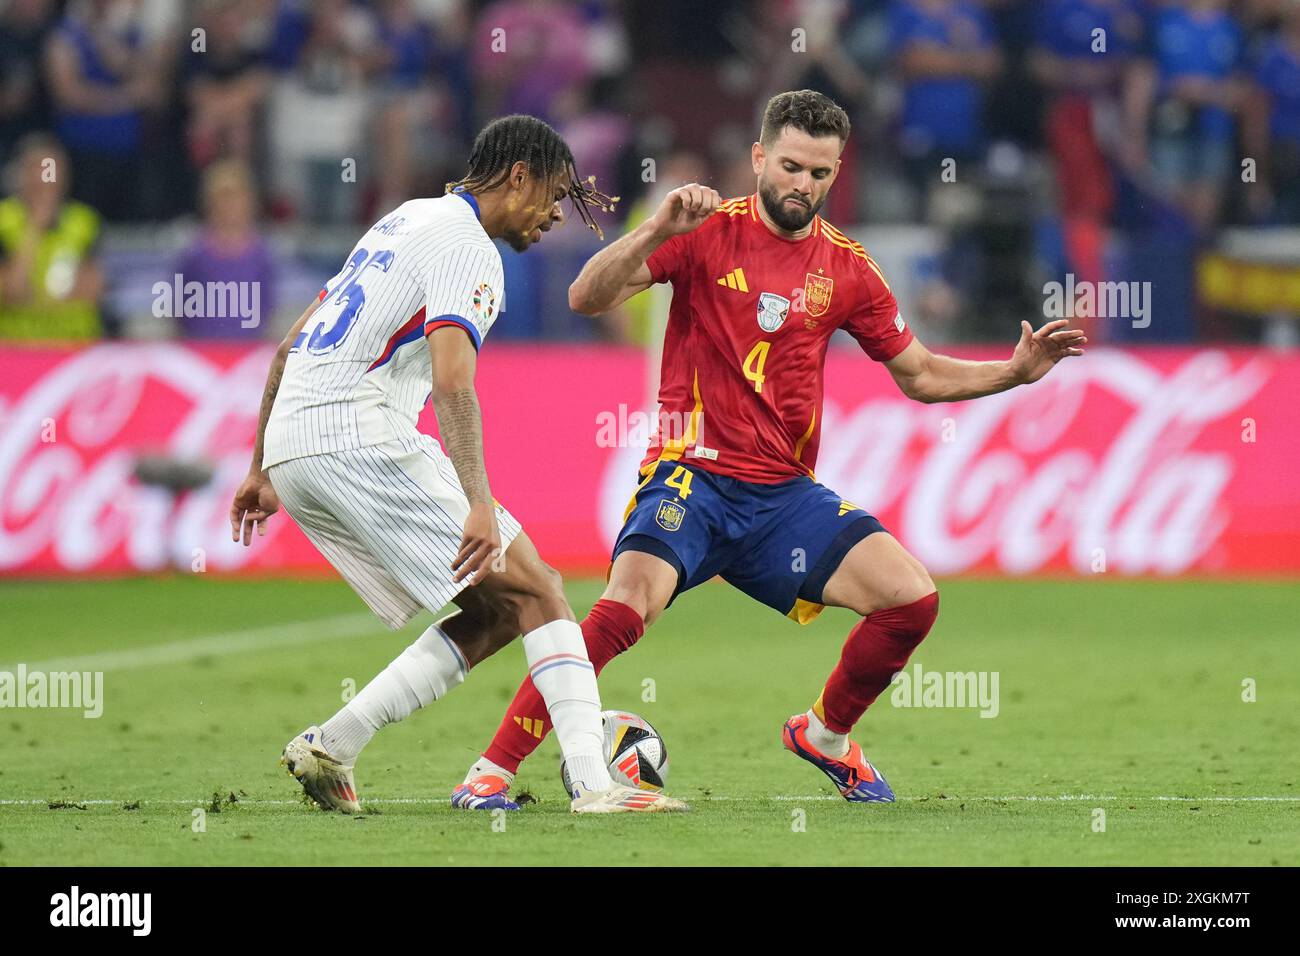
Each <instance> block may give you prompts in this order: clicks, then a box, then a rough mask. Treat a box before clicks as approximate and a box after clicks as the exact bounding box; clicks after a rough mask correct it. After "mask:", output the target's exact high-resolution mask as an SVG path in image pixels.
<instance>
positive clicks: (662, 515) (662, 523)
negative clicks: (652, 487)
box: [655, 498, 686, 531]
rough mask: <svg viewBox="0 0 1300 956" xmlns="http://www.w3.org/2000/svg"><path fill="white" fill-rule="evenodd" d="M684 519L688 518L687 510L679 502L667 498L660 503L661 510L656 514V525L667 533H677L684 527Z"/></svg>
mask: <svg viewBox="0 0 1300 956" xmlns="http://www.w3.org/2000/svg"><path fill="white" fill-rule="evenodd" d="M684 517H686V509H685V508H683V507H682V506H681V505H679V504H678V503H677V502H675V501H669V500H668V499H667V498H665V499H664V500H663V501H661V502H659V510H658V511H656V512H655V524H657V525H659V527H661V528H663V529H664V530H665V531H676V530H677V529H678V528H680V527H681V526H682V518H684Z"/></svg>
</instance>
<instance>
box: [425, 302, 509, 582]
mask: <svg viewBox="0 0 1300 956" xmlns="http://www.w3.org/2000/svg"><path fill="white" fill-rule="evenodd" d="M428 341H429V357H430V359H431V360H432V363H433V392H432V395H431V396H430V397H431V398H432V400H433V410H434V412H435V413H436V414H437V416H438V434H439V435H441V436H442V444H443V447H444V448H446V449H447V457H448V458H450V459H451V464H452V467H453V468H455V469H456V477H457V478H459V479H460V486H461V489H462V490H463V491H464V492H465V497H466V498H468V499H469V515H468V517H466V519H465V529H464V534H463V535H462V536H461V542H460V548H459V550H458V551H457V552H456V558H455V560H454V561H452V563H451V569H452V571H453V572H455V573H454V574H453V576H452V579H453V580H455V581H464V580H467V581H468V583H469V584H471V585H473V584H478V583H479V582H480V581H482V580H483V578H484V576H485V575H486V574H487V573H488V572H489V571H490V570H492V569H493V565H494V562H495V559H496V558H497V557H498V556H499V555H500V554H501V532H500V529H498V527H497V517H496V505H495V502H493V500H492V490H491V489H490V488H489V487H488V478H487V468H486V466H484V464H483V415H482V412H481V410H480V409H479V404H478V393H477V392H475V390H474V372H475V370H476V368H477V366H478V353H477V352H475V351H474V345H473V343H471V342H470V340H469V336H468V335H466V334H465V330H464V329H461V328H458V327H453V326H443V327H441V328H435V329H434V330H433V331H432V332H430V333H429V335H428Z"/></svg>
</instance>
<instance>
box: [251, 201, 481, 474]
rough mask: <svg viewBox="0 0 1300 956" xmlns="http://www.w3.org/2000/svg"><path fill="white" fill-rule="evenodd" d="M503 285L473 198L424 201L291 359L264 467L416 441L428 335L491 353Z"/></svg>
mask: <svg viewBox="0 0 1300 956" xmlns="http://www.w3.org/2000/svg"><path fill="white" fill-rule="evenodd" d="M504 282H505V280H504V274H503V271H502V266H501V254H500V253H499V252H498V251H497V248H496V246H494V245H493V244H492V240H491V239H489V238H488V235H487V233H486V232H484V231H483V227H482V225H481V224H480V223H479V220H478V205H477V203H475V202H474V200H473V197H471V196H470V195H469V194H468V193H452V194H449V195H446V196H440V197H438V198H436V199H413V200H411V201H410V202H405V203H403V204H402V205H400V206H398V207H397V208H396V209H395V210H393V211H392V212H391V213H389V214H388V215H387V216H385V217H384V218H383V219H381V220H379V222H377V223H375V224H374V225H373V226H371V227H370V230H369V231H368V232H366V234H365V235H364V236H362V237H361V239H360V241H359V242H357V244H356V246H355V247H353V249H352V254H351V255H350V256H349V257H348V261H347V264H346V265H344V267H343V268H342V269H341V270H340V271H339V272H338V274H337V275H335V276H334V278H332V279H331V280H330V281H329V282H328V283H326V285H325V288H324V289H322V290H321V293H320V305H319V307H318V308H317V309H316V311H315V312H314V313H313V314H312V316H311V318H310V319H308V320H307V325H306V326H305V327H304V328H303V331H302V332H301V334H299V335H298V337H297V339H296V340H295V341H294V343H293V347H292V348H291V349H290V350H289V359H288V361H287V362H286V363H285V367H284V376H283V378H282V379H281V381H280V387H279V391H278V392H277V394H276V398H275V405H274V406H273V407H272V409H271V416H270V419H269V420H268V421H267V425H266V435H265V437H264V442H263V445H264V448H263V456H262V467H264V468H269V467H270V466H271V465H275V464H278V463H280V462H283V461H288V460H290V459H293V458H300V457H303V456H305V455H319V454H325V453H328V452H336V451H344V450H348V449H355V448H367V447H369V446H371V445H377V444H380V443H382V442H387V441H392V440H403V439H409V438H412V437H413V436H415V435H417V434H418V432H417V431H416V428H415V422H416V419H417V417H418V416H419V414H420V410H421V409H422V408H423V407H424V403H425V402H426V401H428V399H429V392H430V390H431V388H432V385H433V378H432V376H433V370H432V363H431V361H430V358H429V348H428V345H427V344H426V342H425V340H424V338H425V335H427V334H428V333H429V332H430V331H432V330H433V329H435V328H437V327H439V326H442V325H458V326H460V327H461V328H463V329H464V330H465V331H466V333H467V334H468V335H469V337H470V338H471V339H472V340H473V342H474V347H475V348H478V347H479V346H481V345H482V343H483V338H484V336H486V335H487V333H488V329H490V328H491V327H492V323H493V322H494V321H495V320H496V317H497V315H498V314H500V312H501V310H502V309H503V308H504V306H505V302H504V299H505V290H504Z"/></svg>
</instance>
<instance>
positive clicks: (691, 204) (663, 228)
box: [654, 183, 722, 238]
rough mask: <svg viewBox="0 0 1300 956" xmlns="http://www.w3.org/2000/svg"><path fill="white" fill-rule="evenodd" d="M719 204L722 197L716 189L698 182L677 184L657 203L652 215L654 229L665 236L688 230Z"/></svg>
mask: <svg viewBox="0 0 1300 956" xmlns="http://www.w3.org/2000/svg"><path fill="white" fill-rule="evenodd" d="M720 205H722V197H721V196H719V195H718V191H717V190H716V189H710V188H709V187H708V186H701V185H700V184H699V183H687V184H686V185H685V186H678V187H677V188H676V189H674V190H673V191H672V192H670V193H669V194H668V195H667V196H665V197H664V201H663V202H662V203H660V204H659V209H658V210H657V211H656V212H655V215H654V219H655V231H656V232H657V233H659V235H661V236H664V237H665V238H667V237H668V236H679V235H681V234H682V233H684V232H690V231H691V230H692V229H694V228H695V227H696V226H698V225H700V224H701V223H702V222H704V220H706V219H708V218H709V217H710V216H711V215H713V213H714V212H715V211H716V210H717V208H718V207H719V206H720Z"/></svg>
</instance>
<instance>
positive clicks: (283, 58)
mask: <svg viewBox="0 0 1300 956" xmlns="http://www.w3.org/2000/svg"><path fill="white" fill-rule="evenodd" d="M804 87H810V88H814V89H819V90H821V91H823V92H825V93H827V94H829V95H831V96H832V97H833V98H835V99H836V100H837V101H838V102H839V103H840V104H841V105H842V106H844V108H845V109H846V110H847V111H848V112H849V115H850V117H851V119H852V122H853V124H854V130H853V136H852V138H851V140H850V142H849V143H848V146H847V148H846V150H845V153H844V156H843V160H844V165H843V168H842V170H841V173H840V175H839V178H838V180H837V181H836V184H835V186H834V188H833V190H832V192H831V196H830V199H829V201H828V203H827V205H826V207H825V208H824V209H823V210H822V212H823V215H824V216H826V218H827V219H829V220H830V221H832V222H834V223H836V224H838V225H840V226H841V227H842V228H845V229H846V230H848V231H849V232H851V233H853V234H854V235H855V237H856V238H858V239H860V240H862V241H863V242H864V243H865V244H866V245H867V247H868V249H869V250H871V251H872V253H873V255H874V256H875V257H876V258H877V260H879V261H880V262H881V263H882V265H883V266H884V267H885V271H886V275H888V276H891V278H893V279H894V281H895V283H896V285H897V286H898V290H899V298H900V301H903V302H904V304H905V307H906V310H907V311H908V314H909V317H910V318H911V320H912V321H913V324H914V325H916V326H917V327H918V328H919V329H921V330H923V335H924V336H925V337H927V338H928V339H930V340H934V341H938V342H943V341H953V340H958V341H970V340H979V339H988V338H994V339H999V340H1007V339H1008V337H1009V338H1010V339H1012V340H1014V338H1015V337H1016V334H1017V329H1018V322H1019V319H1020V318H1025V317H1028V318H1031V319H1032V318H1033V316H1034V315H1035V314H1041V313H1042V310H1043V293H1042V288H1043V284H1044V282H1047V281H1051V280H1058V281H1059V280H1061V279H1062V276H1064V275H1065V274H1066V273H1070V274H1072V275H1073V276H1075V277H1076V278H1077V279H1079V280H1081V281H1092V282H1103V281H1112V280H1113V281H1120V280H1123V281H1143V282H1150V283H1151V287H1152V288H1153V289H1154V290H1155V291H1154V293H1153V295H1154V296H1155V297H1156V301H1155V303H1154V305H1155V312H1156V315H1157V319H1156V321H1155V322H1154V323H1153V324H1152V325H1151V326H1150V327H1149V328H1145V329H1142V330H1141V331H1142V333H1143V335H1142V336H1139V335H1138V330H1135V329H1133V328H1132V325H1133V323H1130V322H1126V321H1104V320H1105V319H1107V317H1105V316H1100V317H1095V316H1083V317H1082V318H1083V319H1085V320H1088V321H1089V322H1090V331H1091V332H1092V333H1093V334H1094V335H1096V336H1097V337H1098V338H1100V339H1103V340H1110V341H1191V340H1207V339H1215V340H1224V339H1227V340H1232V339H1235V340H1243V341H1252V340H1255V341H1257V340H1259V339H1260V338H1261V337H1267V330H1268V328H1270V326H1269V325H1268V322H1267V321H1260V319H1266V320H1269V321H1271V322H1272V323H1273V325H1272V326H1271V327H1272V328H1273V329H1274V330H1275V331H1276V329H1277V328H1278V327H1279V326H1278V322H1281V323H1282V326H1281V327H1283V328H1284V329H1285V328H1287V327H1292V328H1293V327H1294V322H1293V320H1294V315H1288V314H1287V310H1286V309H1285V308H1284V307H1277V306H1273V305H1269V306H1268V307H1264V306H1261V307H1260V308H1259V309H1257V310H1255V311H1257V312H1261V313H1265V314H1263V315H1257V316H1254V317H1250V316H1248V315H1247V313H1249V312H1251V311H1252V310H1251V309H1249V308H1245V307H1244V306H1243V308H1241V309H1233V308H1232V307H1231V305H1232V303H1231V301H1229V308H1227V309H1226V310H1225V309H1224V308H1221V307H1213V308H1212V307H1211V306H1210V304H1207V302H1206V301H1204V298H1205V297H1204V296H1203V295H1202V294H1201V290H1203V287H1204V281H1203V280H1204V276H1203V275H1198V263H1200V262H1201V261H1202V258H1203V257H1204V256H1205V255H1206V254H1207V253H1209V252H1213V251H1215V250H1219V249H1221V247H1222V246H1223V244H1224V242H1225V238H1224V237H1225V236H1230V237H1234V242H1235V243H1236V246H1237V247H1241V244H1242V238H1241V237H1242V236H1245V237H1246V238H1247V240H1249V239H1250V237H1251V236H1254V235H1259V236H1275V237H1276V236H1281V237H1282V238H1281V239H1280V240H1277V241H1273V242H1264V243H1262V244H1259V243H1254V244H1252V242H1250V241H1246V242H1245V248H1247V249H1250V250H1255V251H1253V252H1251V253H1249V255H1247V258H1250V256H1254V257H1255V258H1257V259H1259V260H1260V261H1262V262H1263V263H1264V264H1265V266H1267V267H1268V268H1273V269H1279V270H1282V271H1280V272H1278V273H1277V274H1278V275H1279V276H1280V277H1281V278H1280V279H1279V281H1285V279H1286V276H1287V275H1291V274H1292V273H1288V272H1286V270H1287V269H1291V268H1293V267H1296V266H1298V265H1300V239H1297V236H1298V235H1300V233H1296V232H1292V231H1289V229H1288V227H1290V229H1294V228H1295V227H1297V225H1298V224H1300V0H1237V2H1231V0H768V2H755V3H747V2H737V0H717V2H713V0H711V2H702V0H586V2H561V0H495V2H491V3H475V2H467V0H313V2H306V0H191V2H185V0H0V163H3V166H4V169H5V176H6V178H5V181H4V185H3V190H2V192H3V195H4V197H5V198H4V199H3V200H0V338H2V339H6V340H19V339H24V340H50V339H61V340H90V339H94V338H98V337H102V336H118V335H129V336H136V335H144V336H160V335H169V336H179V337H188V338H233V339H259V338H268V337H274V336H278V335H279V334H280V333H281V332H282V330H283V328H284V327H285V325H286V324H288V323H289V322H292V320H293V319H294V318H295V317H296V316H297V315H298V313H299V312H301V310H302V308H303V307H305V305H306V304H307V303H308V302H310V301H311V298H312V296H313V294H314V293H315V292H316V291H317V290H318V289H319V288H320V283H321V281H322V280H323V279H325V278H328V277H329V276H330V275H332V274H334V272H335V271H337V268H338V266H339V264H340V262H341V261H342V257H343V255H344V254H345V253H346V251H347V249H349V248H350V247H351V245H352V243H353V242H354V241H355V240H356V237H357V235H358V232H359V229H360V228H362V227H364V226H365V225H366V224H369V223H370V222H372V221H374V220H375V219H376V218H378V217H379V216H381V215H383V214H384V213H385V212H386V211H387V210H389V209H391V208H392V207H394V206H396V205H398V204H399V203H401V202H402V201H404V200H406V199H408V198H412V197H415V196H427V195H440V194H441V193H442V192H443V188H444V184H445V183H447V182H448V181H451V180H454V179H456V178H458V177H459V176H460V175H461V174H462V173H463V171H464V167H465V161H466V158H467V156H468V151H469V145H470V142H471V141H472V139H473V135H474V133H475V131H476V130H477V129H478V128H479V127H480V126H481V125H482V124H483V123H484V122H486V121H487V120H489V119H491V118H492V117H494V116H497V115H502V114H506V113H511V112H527V113H532V114H535V115H538V116H541V117H543V118H545V119H546V120H548V121H549V122H550V123H552V124H553V125H554V126H556V127H557V128H558V129H559V130H560V131H561V132H562V133H563V135H564V136H565V137H566V139H567V140H568V142H569V143H570V145H571V146H572V147H573V150H574V153H575V155H576V156H577V159H578V165H579V172H580V173H581V174H582V175H584V176H585V175H588V174H594V175H595V176H596V178H597V183H598V184H599V185H600V187H601V188H602V189H603V190H605V191H607V192H610V193H614V194H617V195H619V196H621V197H622V202H621V203H620V205H619V210H618V213H617V216H618V219H619V220H620V222H611V223H610V226H611V227H612V228H607V229H606V233H607V235H617V234H618V231H619V229H620V228H624V227H625V226H626V224H627V223H635V222H637V221H639V220H640V219H641V218H642V217H644V216H646V215H648V214H649V212H650V211H651V210H652V209H653V207H654V205H655V204H656V203H657V202H658V200H659V198H660V197H661V196H662V194H663V193H664V192H666V191H667V190H668V189H671V188H673V187H674V186H677V185H680V184H681V183H683V182H687V181H691V180H698V181H701V182H707V183H709V184H711V185H713V186H715V187H716V188H717V189H718V190H719V191H720V192H722V193H723V195H724V196H731V195H741V194H748V193H750V192H752V191H753V189H754V175H753V172H752V170H751V168H750V158H749V147H750V144H751V143H752V142H753V140H754V138H755V136H756V133H757V127H758V118H759V116H760V114H761V111H762V107H763V105H764V104H765V102H766V100H767V99H768V97H769V96H771V95H772V94H774V93H776V92H780V91H782V90H786V89H798V88H804ZM51 170H55V171H56V173H55V174H54V175H51V172H50V171H51ZM554 235H555V236H558V237H560V238H558V239H555V240H554V241H552V237H548V239H547V241H546V242H545V243H543V245H542V246H541V247H540V248H539V249H538V250H537V251H536V252H532V253H529V254H528V255H527V256H516V255H515V254H514V253H511V252H509V251H508V250H503V258H504V259H505V261H506V266H507V300H508V302H509V304H510V308H509V310H508V312H507V313H506V315H505V317H504V318H503V319H502V321H501V322H500V323H498V326H497V329H496V330H494V337H502V338H512V337H513V338H526V339H561V340H567V339H592V338H597V339H605V340H613V341H624V342H630V343H644V342H645V341H646V340H647V339H648V338H649V337H651V336H652V335H653V331H652V324H653V323H652V322H651V321H649V320H648V319H647V317H646V316H645V315H644V314H641V313H640V312H638V309H643V307H642V306H639V305H638V304H637V301H636V300H633V303H631V304H630V308H628V309H626V310H624V311H622V312H620V313H618V314H616V315H614V316H610V317H607V318H605V319H604V320H601V321H599V322H596V323H593V322H592V321H591V320H588V319H583V318H580V317H577V316H574V315H572V314H571V313H569V311H568V309H567V307H566V305H565V297H564V291H565V289H566V288H567V285H568V283H569V281H571V279H572V277H573V276H574V275H575V274H576V273H577V271H578V269H579V268H580V267H581V264H582V262H583V261H584V260H585V258H586V257H587V256H589V255H590V254H591V252H592V251H594V249H595V248H596V245H597V240H596V239H595V237H594V236H592V235H590V234H587V233H585V232H584V230H582V229H581V228H579V226H578V225H577V224H576V223H570V225H569V227H568V228H567V229H565V230H561V231H560V232H558V233H556V234H554ZM1257 247H1258V248H1257ZM1259 249H1262V251H1259ZM1279 249H1280V250H1281V251H1280V252H1279ZM1288 250H1289V251H1288ZM173 281H175V282H176V284H177V288H180V287H181V286H182V285H183V284H185V283H190V282H198V283H220V282H231V281H234V282H255V283H257V284H258V289H259V290H260V297H259V300H260V301H259V308H260V310H261V313H262V315H260V316H257V317H255V320H254V321H249V320H248V317H247V316H240V315H213V314H208V312H205V311H204V310H203V309H202V308H201V307H196V308H195V309H193V310H186V309H179V308H174V309H172V310H171V311H170V312H169V313H167V314H165V315H162V316H159V314H158V313H159V310H158V308H157V307H156V303H157V300H158V298H159V295H158V293H157V291H156V288H157V283H159V282H163V283H167V284H169V285H170V284H172V283H173ZM1232 281H1233V277H1232V275H1231V274H1228V275H1227V277H1226V278H1225V279H1223V282H1221V285H1223V284H1224V283H1226V285H1225V288H1228V290H1229V294H1228V298H1229V300H1231V285H1232ZM1211 298H1213V297H1211ZM1220 298H1222V296H1220ZM1262 301H1265V302H1267V303H1271V302H1272V301H1273V299H1272V297H1270V296H1269V295H1264V296H1263V300H1262ZM1220 305H1221V303H1220ZM263 317H264V318H263ZM1287 322H1290V323H1291V325H1290V326H1287V325H1286V323H1287ZM1286 334H1287V333H1285V331H1284V332H1283V333H1281V338H1282V339H1283V340H1285V339H1286Z"/></svg>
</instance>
